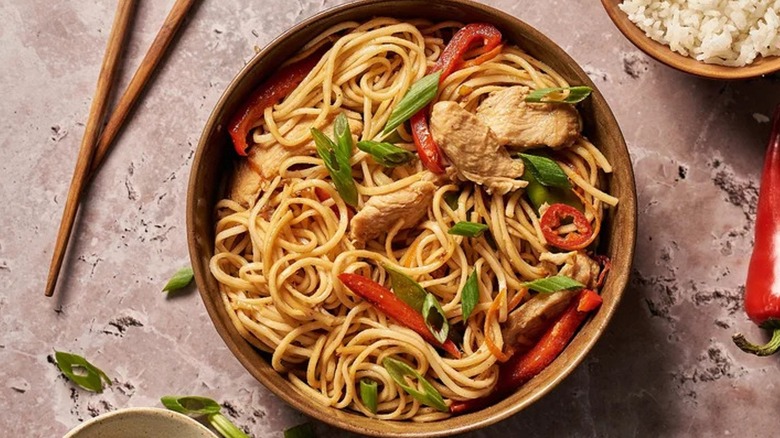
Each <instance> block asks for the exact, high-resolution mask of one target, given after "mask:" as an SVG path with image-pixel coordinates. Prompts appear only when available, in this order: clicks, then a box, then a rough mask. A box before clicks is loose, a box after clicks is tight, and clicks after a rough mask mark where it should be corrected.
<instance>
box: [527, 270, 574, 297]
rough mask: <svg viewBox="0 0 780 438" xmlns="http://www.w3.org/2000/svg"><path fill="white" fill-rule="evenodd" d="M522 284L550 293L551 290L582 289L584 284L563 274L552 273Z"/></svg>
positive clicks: (537, 290)
mask: <svg viewBox="0 0 780 438" xmlns="http://www.w3.org/2000/svg"><path fill="white" fill-rule="evenodd" d="M523 286H525V287H527V288H528V289H531V290H535V291H536V292H540V293H544V294H551V293H553V292H560V291H563V290H574V289H582V288H584V287H585V285H584V284H582V283H580V282H579V281H577V280H575V279H573V278H570V277H567V276H565V275H554V276H552V277H547V278H540V279H538V280H534V281H529V282H527V283H523Z"/></svg>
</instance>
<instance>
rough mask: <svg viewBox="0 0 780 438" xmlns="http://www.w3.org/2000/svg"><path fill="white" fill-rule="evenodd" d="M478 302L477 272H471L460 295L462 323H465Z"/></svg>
mask: <svg viewBox="0 0 780 438" xmlns="http://www.w3.org/2000/svg"><path fill="white" fill-rule="evenodd" d="M477 302H479V283H478V282H477V270H476V269H474V271H472V272H471V275H469V278H468V280H466V284H465V285H464V286H463V291H461V293H460V310H461V314H462V315H463V322H464V323H465V322H466V321H467V320H468V319H469V316H471V312H473V311H474V308H475V307H476V306H477Z"/></svg>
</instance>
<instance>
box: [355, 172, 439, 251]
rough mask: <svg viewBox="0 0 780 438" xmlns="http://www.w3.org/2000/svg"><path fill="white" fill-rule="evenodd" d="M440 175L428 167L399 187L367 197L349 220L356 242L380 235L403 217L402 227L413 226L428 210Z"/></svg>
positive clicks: (362, 241)
mask: <svg viewBox="0 0 780 438" xmlns="http://www.w3.org/2000/svg"><path fill="white" fill-rule="evenodd" d="M438 182H439V178H438V177H437V176H436V175H434V174H433V173H431V172H429V171H427V170H426V171H425V172H424V173H423V177H422V179H420V181H417V182H415V183H412V184H411V185H409V186H407V187H404V188H402V189H400V190H398V191H395V192H392V193H387V194H384V195H376V196H372V197H371V198H369V200H368V201H367V202H366V203H365V205H364V206H363V208H362V209H361V210H360V211H359V212H357V214H355V216H353V217H352V220H351V221H350V222H349V225H350V230H349V237H350V238H351V239H352V240H354V241H355V242H358V243H365V242H366V241H368V240H371V239H374V238H376V237H379V236H380V235H381V234H382V233H385V232H387V231H388V230H390V229H391V228H393V227H394V226H395V225H396V224H397V223H398V221H400V220H403V221H404V223H403V226H402V228H401V229H407V228H412V227H414V226H416V225H417V224H418V223H419V222H420V220H422V218H424V217H425V215H426V214H427V213H428V206H429V205H431V203H432V202H433V194H434V193H435V192H436V189H437V188H438V184H437V183H438Z"/></svg>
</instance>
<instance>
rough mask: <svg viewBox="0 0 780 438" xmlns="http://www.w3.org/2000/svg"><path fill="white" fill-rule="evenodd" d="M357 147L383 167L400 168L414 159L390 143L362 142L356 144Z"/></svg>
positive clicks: (411, 155) (411, 154)
mask: <svg viewBox="0 0 780 438" xmlns="http://www.w3.org/2000/svg"><path fill="white" fill-rule="evenodd" d="M357 147H358V149H360V150H361V151H363V152H367V153H368V154H370V155H371V157H373V158H374V161H376V162H377V163H379V164H381V165H383V166H385V167H395V166H400V165H402V164H406V163H408V162H409V161H411V160H412V159H413V158H414V154H413V153H411V152H409V151H407V150H406V149H404V148H400V147H398V146H396V145H394V144H391V143H385V142H378V141H368V140H364V141H360V142H358V144H357Z"/></svg>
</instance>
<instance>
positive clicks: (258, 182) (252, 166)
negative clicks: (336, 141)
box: [228, 115, 363, 207]
mask: <svg viewBox="0 0 780 438" xmlns="http://www.w3.org/2000/svg"><path fill="white" fill-rule="evenodd" d="M334 119H335V115H331V116H329V117H328V118H327V119H326V125H325V127H324V128H322V132H323V133H325V135H327V136H329V137H331V138H333V121H334ZM348 122H349V130H350V131H351V132H352V140H353V141H355V142H357V139H358V136H359V135H360V132H361V131H362V130H363V123H362V122H361V121H360V120H354V119H348ZM310 128H311V126H310V124H309V123H298V124H297V125H296V126H295V127H293V129H291V130H290V132H289V133H288V134H287V136H288V137H291V138H294V137H298V136H300V135H302V132H303V131H306V132H308V131H309V129H310ZM309 138H310V140H308V141H307V142H306V143H302V144H299V145H296V146H290V147H288V146H284V145H282V144H279V143H278V142H277V141H275V140H271V141H269V142H264V143H258V144H256V145H254V146H253V147H252V148H250V149H249V152H248V156H247V157H246V159H242V160H241V161H239V164H238V166H237V168H236V170H235V172H234V173H233V179H232V181H231V183H230V190H229V192H228V193H229V194H228V197H229V198H230V199H232V200H234V201H236V202H238V203H240V204H242V205H244V206H247V207H248V206H250V205H252V204H253V203H254V201H255V199H256V197H257V195H258V193H259V192H260V189H261V188H262V187H263V185H264V184H265V183H266V182H268V181H270V180H272V179H274V178H275V177H276V176H277V175H278V174H279V167H280V166H281V164H282V162H284V160H286V159H288V158H290V157H295V156H301V155H316V154H317V148H316V147H315V145H314V140H312V139H311V137H309Z"/></svg>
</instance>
